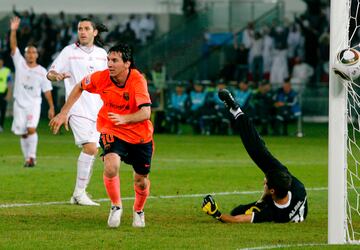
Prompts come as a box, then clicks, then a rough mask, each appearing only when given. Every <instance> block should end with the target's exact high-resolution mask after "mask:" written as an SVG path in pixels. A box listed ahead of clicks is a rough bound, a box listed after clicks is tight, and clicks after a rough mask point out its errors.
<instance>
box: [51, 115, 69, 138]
mask: <svg viewBox="0 0 360 250" xmlns="http://www.w3.org/2000/svg"><path fill="white" fill-rule="evenodd" d="M63 124H64V126H65V129H66V130H69V127H68V117H67V115H65V114H63V113H59V114H57V115H56V116H55V117H54V118H52V119H51V121H50V122H49V126H50V129H51V131H52V132H53V134H57V133H58V132H59V129H60V127H61V125H63Z"/></svg>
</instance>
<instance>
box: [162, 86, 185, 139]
mask: <svg viewBox="0 0 360 250" xmlns="http://www.w3.org/2000/svg"><path fill="white" fill-rule="evenodd" d="M187 100H188V95H187V94H186V93H185V89H184V86H183V85H182V84H177V85H176V87H175V92H172V93H171V94H170V98H169V100H168V106H167V110H166V130H167V131H168V132H170V133H175V134H181V133H182V130H181V128H180V126H179V125H180V124H181V122H184V121H185V119H186V116H187V112H186V108H187V107H186V105H187Z"/></svg>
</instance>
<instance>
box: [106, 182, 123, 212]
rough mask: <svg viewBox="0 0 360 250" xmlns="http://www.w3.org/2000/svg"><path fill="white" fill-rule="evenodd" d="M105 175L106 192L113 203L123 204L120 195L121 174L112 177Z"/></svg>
mask: <svg viewBox="0 0 360 250" xmlns="http://www.w3.org/2000/svg"><path fill="white" fill-rule="evenodd" d="M103 177H104V185H105V189H106V192H107V194H108V196H109V198H110V200H111V203H112V204H113V205H117V206H120V207H121V206H122V204H121V197H120V178H119V176H118V175H117V176H115V177H112V178H109V177H106V176H105V175H104V176H103Z"/></svg>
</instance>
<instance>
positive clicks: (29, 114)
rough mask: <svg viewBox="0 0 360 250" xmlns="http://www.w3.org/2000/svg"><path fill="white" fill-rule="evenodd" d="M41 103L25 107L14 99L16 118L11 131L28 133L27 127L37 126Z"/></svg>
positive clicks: (19, 133)
mask: <svg viewBox="0 0 360 250" xmlns="http://www.w3.org/2000/svg"><path fill="white" fill-rule="evenodd" d="M40 112H41V105H34V106H31V107H26V108H23V107H21V106H20V105H19V104H18V103H17V102H16V101H14V120H13V123H12V126H11V131H12V132H14V134H16V135H25V134H27V128H36V127H37V125H38V124H39V119H40Z"/></svg>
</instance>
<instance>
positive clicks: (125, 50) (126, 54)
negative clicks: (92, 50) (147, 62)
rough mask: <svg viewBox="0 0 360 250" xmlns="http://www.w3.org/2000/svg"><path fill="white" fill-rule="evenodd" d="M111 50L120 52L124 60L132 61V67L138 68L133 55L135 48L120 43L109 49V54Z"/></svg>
mask: <svg viewBox="0 0 360 250" xmlns="http://www.w3.org/2000/svg"><path fill="white" fill-rule="evenodd" d="M111 52H120V53H121V58H122V60H123V61H124V62H130V69H135V68H136V66H135V61H134V56H133V50H132V48H131V47H130V46H129V45H128V44H126V43H118V44H116V45H114V46H113V47H111V48H110V49H109V51H108V54H109V53H111Z"/></svg>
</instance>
